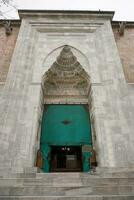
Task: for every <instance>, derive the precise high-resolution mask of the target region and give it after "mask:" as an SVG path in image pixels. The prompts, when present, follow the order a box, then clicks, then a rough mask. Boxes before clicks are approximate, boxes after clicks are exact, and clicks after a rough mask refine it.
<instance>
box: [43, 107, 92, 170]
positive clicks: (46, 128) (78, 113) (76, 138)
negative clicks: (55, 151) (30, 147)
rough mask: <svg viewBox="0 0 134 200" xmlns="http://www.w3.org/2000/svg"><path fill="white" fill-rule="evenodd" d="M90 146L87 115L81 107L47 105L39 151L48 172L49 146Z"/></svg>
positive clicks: (89, 128)
mask: <svg viewBox="0 0 134 200" xmlns="http://www.w3.org/2000/svg"><path fill="white" fill-rule="evenodd" d="M51 145H56V146H58V145H59V146H64V145H65V146H67V145H68V146H71V145H73V146H74V145H77V146H78V145H80V146H82V145H92V139H91V127H90V120H89V113H88V111H87V110H86V109H85V107H84V106H83V105H48V107H47V110H46V111H44V113H43V118H42V127H41V151H42V154H43V157H44V163H46V165H47V166H46V167H45V164H44V167H43V169H44V171H45V172H48V171H49V157H50V156H49V155H50V146H51Z"/></svg>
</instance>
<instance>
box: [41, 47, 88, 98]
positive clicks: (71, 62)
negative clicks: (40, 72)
mask: <svg viewBox="0 0 134 200" xmlns="http://www.w3.org/2000/svg"><path fill="white" fill-rule="evenodd" d="M89 83H90V80H89V76H88V75H87V73H86V72H85V70H84V69H83V67H82V66H81V64H80V63H79V62H78V60H77V58H76V57H75V56H74V54H73V52H72V51H71V47H70V46H68V45H65V46H64V47H63V49H62V50H61V52H60V55H59V56H58V57H57V59H56V61H55V62H54V63H53V64H52V66H51V67H50V69H49V70H48V71H47V72H46V74H45V81H44V94H45V95H46V96H49V95H60V96H62V95H67V96H68V95H87V94H88V90H89Z"/></svg>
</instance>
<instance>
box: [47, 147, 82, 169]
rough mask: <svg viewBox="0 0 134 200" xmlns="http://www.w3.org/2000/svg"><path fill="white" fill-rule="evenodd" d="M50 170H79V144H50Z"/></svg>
mask: <svg viewBox="0 0 134 200" xmlns="http://www.w3.org/2000/svg"><path fill="white" fill-rule="evenodd" d="M50 171H51V172H81V171H82V148H81V146H51V153H50Z"/></svg>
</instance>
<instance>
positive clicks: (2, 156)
mask: <svg viewBox="0 0 134 200" xmlns="http://www.w3.org/2000/svg"><path fill="white" fill-rule="evenodd" d="M112 14H113V13H109V12H106V13H105V12H104V13H103V14H101V12H100V13H97V12H95V13H92V12H91V13H90V12H86V11H85V12H84V11H82V12H81V11H77V12H73V11H70V12H63V11H62V12H60V13H58V12H56V11H53V12H50V13H49V12H47V11H46V12H26V11H25V12H24V11H21V12H20V16H21V17H22V18H23V19H22V23H21V27H20V31H19V35H18V38H17V42H16V46H15V50H14V53H13V57H12V61H11V65H10V71H9V73H8V77H7V80H6V83H5V87H4V92H3V95H2V97H1V101H0V146H1V149H0V150H1V151H0V160H1V163H0V168H1V169H2V168H4V169H5V168H7V170H9V169H11V170H12V171H18V172H20V171H23V170H24V168H26V167H27V168H28V167H33V166H34V163H35V154H36V150H37V149H38V147H39V141H40V124H41V115H42V108H43V104H44V97H45V96H44V94H43V89H44V86H45V85H43V81H42V80H45V79H43V78H44V77H45V75H46V74H47V73H48V72H49V69H50V71H51V69H52V64H53V63H54V62H55V61H56V58H57V56H59V54H60V52H61V49H59V52H57V51H54V50H55V49H57V48H58V47H63V46H65V45H68V46H71V47H74V48H75V49H77V50H79V51H80V52H82V54H83V55H84V56H85V58H86V59H85V60H84V59H83V56H82V54H79V55H78V51H76V52H75V53H74V52H73V54H74V56H75V57H76V58H77V60H78V61H79V63H80V65H81V66H82V68H83V69H84V71H85V72H86V73H87V76H88V77H90V84H89V85H90V94H89V96H90V97H88V99H90V101H91V102H89V104H91V106H89V107H90V109H91V110H90V111H91V115H90V118H91V126H92V130H93V133H94V135H93V137H94V146H95V148H96V152H97V161H98V165H99V166H101V167H128V168H132V167H133V166H134V156H133V155H134V149H133V146H134V136H133V130H134V123H133V118H134V93H133V92H132V91H133V87H132V86H128V85H127V83H126V81H125V78H124V74H123V70H122V64H121V61H120V57H119V53H118V50H117V47H116V43H115V39H114V35H113V31H112V28H111V23H110V20H111V17H112ZM52 51H54V53H55V54H52V57H51V59H48V60H47V57H48V56H51V55H50V52H52ZM71 51H73V48H71ZM87 60H88V63H89V64H87ZM45 73H46V74H45ZM46 86H47V85H46ZM70 102H72V103H74V102H73V98H72V99H71V100H70ZM59 103H62V101H61V102H60V101H59ZM82 103H83V102H82ZM84 103H85V102H84Z"/></svg>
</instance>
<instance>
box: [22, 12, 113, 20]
mask: <svg viewBox="0 0 134 200" xmlns="http://www.w3.org/2000/svg"><path fill="white" fill-rule="evenodd" d="M18 13H19V17H20V18H21V19H22V18H29V17H46V16H50V17H54V16H62V17H67V16H68V17H76V16H77V17H80V16H82V17H85V18H99V19H104V18H106V19H110V20H112V19H113V16H114V11H87V10H18Z"/></svg>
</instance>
